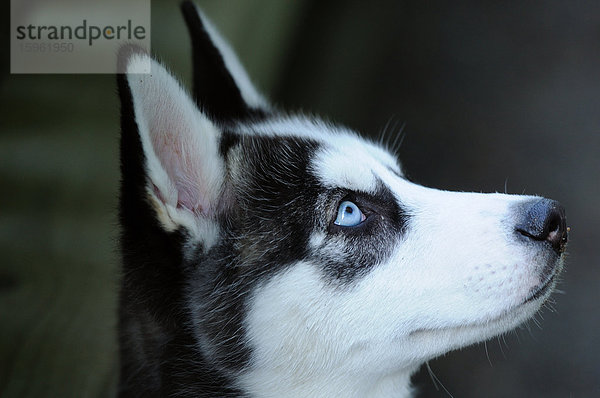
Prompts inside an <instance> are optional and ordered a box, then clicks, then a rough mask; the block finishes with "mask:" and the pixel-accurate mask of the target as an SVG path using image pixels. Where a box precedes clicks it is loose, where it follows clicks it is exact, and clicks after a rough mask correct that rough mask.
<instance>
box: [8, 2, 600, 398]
mask: <svg viewBox="0 0 600 398" xmlns="http://www.w3.org/2000/svg"><path fill="white" fill-rule="evenodd" d="M198 3H199V4H200V5H201V6H202V7H203V8H204V9H205V11H206V13H207V14H208V15H209V16H211V17H212V19H213V21H214V22H215V24H216V25H217V26H219V27H220V29H221V31H222V33H223V34H224V36H225V37H227V38H228V39H229V40H230V41H231V43H232V45H233V46H234V47H235V48H236V49H237V50H238V53H239V55H240V58H241V60H242V62H243V63H244V64H245V65H246V66H247V69H248V71H249V74H250V76H252V77H253V78H254V80H255V82H256V83H257V85H258V86H259V87H261V88H262V90H263V91H264V93H265V94H266V95H267V96H269V97H270V98H272V99H273V102H275V103H276V104H278V105H280V106H281V107H283V108H288V109H297V110H299V109H301V110H304V111H308V112H315V113H318V114H321V115H324V116H328V117H330V118H331V119H332V120H334V121H337V122H341V123H343V124H345V125H347V126H349V127H352V128H355V129H357V130H359V131H361V132H363V133H364V134H365V135H370V136H374V137H377V136H379V134H380V133H381V131H382V130H383V129H384V128H385V127H386V125H387V126H388V127H387V129H388V134H390V135H393V134H396V133H397V132H398V131H399V130H400V126H401V125H402V124H403V123H405V124H406V127H405V128H404V134H405V137H404V141H403V144H402V146H401V148H400V151H399V153H400V158H401V160H402V163H403V165H404V167H405V170H406V172H407V174H408V175H409V176H410V177H411V178H412V179H413V180H415V181H416V182H419V183H422V184H424V185H428V186H432V187H437V188H442V189H450V190H461V191H500V192H503V191H505V189H506V190H507V191H508V192H509V193H523V192H524V193H527V194H538V195H543V196H547V197H550V198H553V199H557V200H559V201H561V202H562V203H563V204H564V205H565V207H566V208H567V215H568V220H569V221H568V224H569V225H570V226H571V236H570V243H569V250H568V251H569V258H568V262H567V269H566V272H565V274H564V278H563V282H562V284H561V285H560V289H561V290H563V291H564V294H555V295H554V298H555V300H556V304H555V305H554V307H555V312H552V311H548V310H546V311H544V312H543V313H542V315H541V316H538V320H539V324H540V325H541V328H540V327H538V326H537V325H536V324H535V323H530V324H529V325H528V326H524V327H523V328H521V329H519V330H517V331H516V332H514V333H509V334H508V335H506V336H505V337H504V338H500V339H497V340H492V341H490V342H488V343H487V344H485V345H484V344H479V345H476V346H474V347H470V348H467V349H463V350H461V351H459V352H453V353H450V354H448V355H446V356H445V357H444V358H440V359H437V360H434V361H431V362H430V366H431V369H432V370H433V372H434V373H435V375H436V376H437V378H439V379H440V380H441V382H442V383H443V385H444V386H445V388H446V389H447V390H448V391H449V392H450V393H451V394H452V395H453V396H454V397H456V398H459V397H557V398H558V397H563V398H586V397H600V358H599V355H600V341H599V340H600V339H599V328H600V267H599V265H600V261H599V260H600V256H599V254H598V246H599V242H598V241H599V240H600V233H599V232H598V230H599V229H600V206H599V202H600V201H599V198H600V183H599V182H600V2H579V1H544V2H518V1H514V2H486V1H462V2H446V1H429V2H405V1H392V0H379V1H376V2H370V3H367V2H364V1H363V2H359V1H353V2H350V1H323V0H306V1H281V0H263V1H226V0H220V1H198ZM0 7H2V14H3V15H5V16H8V15H9V14H8V2H4V5H2V6H0ZM7 18H8V17H6V18H5V22H8V21H7ZM6 25H8V23H6V24H5V27H4V28H3V29H4V30H3V36H2V40H3V41H2V43H3V46H4V49H5V50H6V51H4V53H5V55H3V58H2V60H3V63H2V80H1V81H0V192H1V194H0V396H2V397H40V396H47V397H96V396H102V397H105V396H111V395H112V394H113V393H114V388H115V380H116V378H115V371H116V368H117V356H116V343H115V341H116V340H115V324H116V319H115V310H116V294H117V285H118V271H117V270H118V260H117V258H118V256H117V253H116V243H115V239H116V234H117V226H116V217H115V211H116V197H117V186H118V180H119V176H118V161H117V144H118V131H119V126H118V110H119V105H118V102H117V97H116V88H115V79H114V76H109V75H37V76H36V75H9V74H8V59H7V58H6V57H7V55H6V54H8V50H7V49H8V41H7V34H8V28H7V26H6ZM152 47H153V51H154V52H155V53H156V54H158V55H159V57H160V58H161V59H162V60H163V62H165V63H166V64H168V65H169V66H170V67H171V69H172V70H173V71H174V72H175V73H176V74H177V75H178V76H179V77H181V78H182V79H183V80H184V81H185V82H187V83H189V82H190V56H189V41H188V38H187V32H186V30H185V27H184V25H183V22H182V19H181V17H180V15H179V10H178V3H177V2H175V1H167V0H164V1H158V0H157V1H152ZM414 382H415V385H416V386H417V387H418V389H419V390H420V395H419V396H420V397H449V396H450V395H449V394H448V393H446V392H445V391H444V390H443V388H441V387H439V386H438V388H439V391H438V390H437V389H436V387H435V385H434V382H433V381H432V379H431V377H430V376H429V374H428V372H427V370H426V369H425V367H424V368H423V369H422V370H421V371H420V372H419V373H418V374H417V375H416V376H415V378H414Z"/></svg>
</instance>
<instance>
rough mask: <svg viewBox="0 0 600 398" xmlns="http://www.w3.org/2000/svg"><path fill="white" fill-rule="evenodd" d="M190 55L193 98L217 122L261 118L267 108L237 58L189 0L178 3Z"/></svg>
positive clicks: (265, 102)
mask: <svg viewBox="0 0 600 398" xmlns="http://www.w3.org/2000/svg"><path fill="white" fill-rule="evenodd" d="M181 11H182V13H183V16H184V18H185V22H186V24H187V27H188V30H189V33H190V37H191V42H192V54H193V78H194V83H193V87H194V88H193V95H194V99H195V100H196V103H197V104H198V106H199V107H200V109H202V110H203V111H206V112H207V113H208V114H209V115H210V116H211V117H213V118H214V119H215V120H218V121H226V120H230V119H245V118H248V117H254V118H256V117H262V116H264V115H265V114H268V113H269V112H270V109H271V108H270V106H269V104H268V103H267V101H266V100H265V99H264V98H263V96H262V95H261V94H260V93H259V92H258V91H257V90H256V88H255V87H254V85H253V84H252V82H251V81H250V78H249V77H248V74H247V73H246V71H245V69H244V67H243V66H242V65H241V64H240V61H239V60H238V58H237V56H236V55H235V53H234V52H233V50H232V49H231V47H230V46H229V45H228V44H227V42H226V41H225V40H224V39H223V38H222V37H221V35H220V34H219V32H218V31H217V29H216V28H215V27H214V26H213V25H212V23H211V22H210V21H209V20H208V19H207V18H206V17H205V16H204V14H203V13H202V11H200V9H198V8H197V7H196V5H195V4H194V3H192V2H191V1H184V2H183V3H182V4H181Z"/></svg>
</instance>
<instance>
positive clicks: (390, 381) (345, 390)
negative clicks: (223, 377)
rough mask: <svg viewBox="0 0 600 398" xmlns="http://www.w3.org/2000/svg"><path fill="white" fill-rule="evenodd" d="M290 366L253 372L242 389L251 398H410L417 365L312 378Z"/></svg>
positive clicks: (245, 377)
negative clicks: (381, 373) (292, 370)
mask: <svg viewBox="0 0 600 398" xmlns="http://www.w3.org/2000/svg"><path fill="white" fill-rule="evenodd" d="M291 368H292V367H289V368H286V369H260V370H253V371H250V372H248V373H247V374H246V375H245V376H244V377H242V380H243V381H242V384H243V388H244V390H247V391H251V393H250V396H252V397H315V398H318V397H348V398H359V397H369V398H390V397H393V398H410V397H412V396H413V394H412V392H413V389H412V387H411V383H410V378H411V375H412V374H413V373H414V372H415V371H416V370H417V369H418V366H410V367H408V368H405V369H401V370H398V371H396V372H393V373H390V374H385V375H376V374H366V373H365V374H360V375H357V374H351V373H345V372H339V373H335V372H332V373H329V374H322V375H311V377H307V375H305V374H302V372H301V371H300V372H297V373H296V374H290V373H291V371H290V370H291Z"/></svg>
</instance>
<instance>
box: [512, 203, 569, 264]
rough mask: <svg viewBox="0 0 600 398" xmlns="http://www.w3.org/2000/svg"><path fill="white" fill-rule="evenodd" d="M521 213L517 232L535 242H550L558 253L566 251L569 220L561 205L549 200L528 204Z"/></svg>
mask: <svg viewBox="0 0 600 398" xmlns="http://www.w3.org/2000/svg"><path fill="white" fill-rule="evenodd" d="M521 213H522V215H521V222H520V223H518V224H517V226H516V230H517V232H519V233H520V234H521V235H523V236H526V237H528V238H531V239H533V240H537V241H547V242H549V243H550V245H551V246H552V248H553V249H554V250H555V251H556V252H557V253H562V252H563V251H564V248H565V244H566V243H567V219H566V216H565V209H564V207H562V205H561V204H560V203H558V202H556V201H553V200H549V199H539V200H535V201H531V202H526V203H525V204H524V205H523V206H522V207H521Z"/></svg>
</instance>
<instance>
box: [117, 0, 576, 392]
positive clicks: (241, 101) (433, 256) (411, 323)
mask: <svg viewBox="0 0 600 398" xmlns="http://www.w3.org/2000/svg"><path fill="white" fill-rule="evenodd" d="M182 10H183V14H184V17H185V21H186V23H187V27H188V29H189V32H190V34H191V41H192V47H193V71H194V81H193V90H192V92H191V95H188V94H187V93H186V91H185V90H184V89H183V88H182V87H181V86H180V85H179V83H178V82H177V81H176V80H175V78H174V77H173V76H172V75H171V74H170V73H169V72H168V71H167V70H166V69H165V68H164V67H163V66H162V65H160V64H159V63H158V62H156V61H154V60H151V58H150V56H149V55H147V54H145V53H144V52H142V51H141V50H136V49H135V48H132V47H130V48H126V49H124V50H123V51H122V52H121V54H120V62H121V66H122V67H123V68H124V69H125V71H128V70H129V71H133V70H136V66H139V65H140V64H139V63H141V62H151V65H152V72H151V74H133V73H126V74H122V75H119V76H118V87H119V95H120V98H121V129H122V134H121V171H122V182H121V196H120V221H121V224H122V234H121V249H122V255H123V274H122V286H121V296H120V312H119V326H120V355H121V368H120V385H119V391H120V396H142V397H150V396H184V397H187V396H189V397H277V398H280V397H409V396H411V386H410V377H411V374H412V373H413V372H415V371H416V370H417V369H418V367H419V366H420V365H421V364H423V363H424V362H425V361H427V360H429V359H431V358H434V357H436V356H439V355H441V354H443V353H446V352H448V351H450V350H454V349H456V348H459V347H464V346H466V345H469V344H473V343H475V342H479V341H483V340H485V339H488V338H490V337H492V336H496V335H499V334H502V333H504V332H506V331H508V330H511V329H513V328H514V327H516V326H517V325H519V324H520V323H522V322H523V321H525V320H527V319H528V318H530V317H531V316H532V315H533V314H535V313H536V311H538V309H539V308H540V306H542V304H543V303H544V302H545V301H546V300H547V299H548V296H549V295H550V293H551V292H552V290H553V288H554V286H555V284H556V279H557V276H558V275H559V273H560V272H561V269H562V262H563V257H564V256H563V254H564V250H565V245H566V241H567V229H566V224H565V213H564V209H563V208H562V207H561V205H560V204H559V203H557V202H555V201H552V200H548V199H544V198H541V197H533V196H517V195H504V194H478V193H464V192H445V191H439V190H435V189H431V188H426V187H423V186H420V185H417V184H415V183H413V182H411V181H409V180H407V179H406V178H405V177H404V175H403V173H402V169H401V167H400V165H399V163H398V161H397V160H396V158H395V157H394V155H392V154H391V153H390V152H388V151H387V150H386V149H385V148H382V147H381V146H380V145H378V144H376V143H374V142H371V141H369V140H365V139H363V138H361V137H360V136H359V135H358V134H357V133H355V132H353V131H350V130H348V129H347V128H344V127H339V126H336V125H333V124H331V123H328V122H324V121H322V120H320V119H317V118H314V117H306V116H302V115H290V114H287V113H283V112H281V111H279V110H277V109H275V108H274V107H273V106H271V105H270V104H269V103H268V102H267V100H265V98H264V97H263V96H262V95H261V94H260V93H259V92H258V91H257V90H256V89H255V88H254V86H253V85H252V84H251V82H250V79H249V78H248V76H247V74H246V72H245V71H244V69H243V68H242V66H241V65H240V63H239V61H238V59H237V58H236V56H235V54H234V53H233V51H232V50H231V48H230V47H229V46H228V45H227V43H226V42H225V41H224V40H223V39H222V38H221V36H219V34H218V33H217V31H216V30H215V28H214V27H213V26H212V25H211V24H210V22H209V21H208V20H207V19H206V18H205V17H204V16H203V15H202V13H201V12H200V11H198V9H197V8H196V7H195V6H194V5H193V4H192V3H189V2H186V3H184V4H183V5H182Z"/></svg>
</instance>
